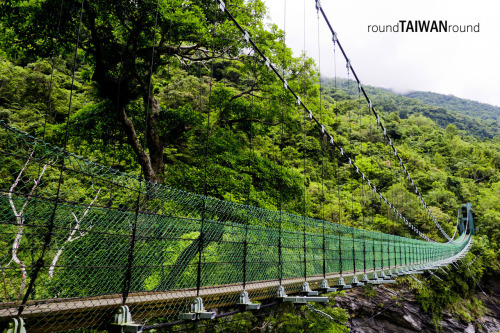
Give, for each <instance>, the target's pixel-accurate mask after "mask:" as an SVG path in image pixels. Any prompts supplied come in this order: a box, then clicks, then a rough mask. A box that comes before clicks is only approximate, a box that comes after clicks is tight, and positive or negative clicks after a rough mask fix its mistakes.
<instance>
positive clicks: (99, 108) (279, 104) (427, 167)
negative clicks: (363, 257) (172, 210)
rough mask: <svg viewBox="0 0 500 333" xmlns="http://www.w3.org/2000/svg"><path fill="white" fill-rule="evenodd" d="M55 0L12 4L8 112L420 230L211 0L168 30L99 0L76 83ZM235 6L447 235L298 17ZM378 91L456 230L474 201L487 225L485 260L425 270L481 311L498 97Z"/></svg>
mask: <svg viewBox="0 0 500 333" xmlns="http://www.w3.org/2000/svg"><path fill="white" fill-rule="evenodd" d="M56 2H57V1H51V0H50V1H49V0H47V1H36V2H35V1H27V2H26V4H25V3H24V2H21V1H11V2H6V3H3V4H2V5H1V6H2V9H3V10H2V11H1V12H0V31H2V34H1V36H0V120H2V121H4V122H6V123H7V124H9V125H11V126H14V127H16V128H18V129H20V130H22V131H26V132H28V133H30V134H32V135H34V136H37V137H40V138H44V140H46V141H48V142H50V143H52V144H54V145H58V146H63V145H64V144H65V142H66V129H67V128H68V132H67V133H68V136H67V149H68V150H69V151H71V152H73V153H75V154H78V155H81V156H84V157H85V158H87V159H89V160H91V161H93V162H96V163H99V164H103V165H106V166H110V167H113V168H115V169H118V170H120V171H124V172H127V173H131V174H135V175H140V174H141V172H142V176H143V177H144V178H145V179H147V180H149V181H152V182H156V183H160V184H164V185H167V186H171V187H174V188H177V189H180V190H185V191H189V192H193V193H198V194H204V193H206V194H207V195H209V196H212V197H216V198H219V199H224V200H228V201H232V202H238V203H243V204H248V205H253V206H257V207H262V208H268V209H278V208H279V207H280V205H282V207H284V209H285V210H286V211H287V212H291V213H297V214H303V215H306V216H310V217H315V218H319V219H325V220H327V221H330V222H334V223H342V224H344V225H349V226H355V227H358V228H364V229H368V230H379V231H383V232H386V233H390V234H396V235H401V236H407V237H413V236H412V234H411V232H410V231H409V230H408V229H407V228H406V227H405V226H404V225H402V224H401V223H398V220H397V219H392V218H391V217H390V214H389V212H388V211H387V209H385V206H383V205H382V203H381V202H380V201H379V200H378V198H377V197H376V196H374V195H372V194H371V193H367V189H366V187H363V185H362V184H363V183H362V182H361V181H359V179H356V178H355V177H353V175H352V173H353V172H352V170H351V169H352V168H350V166H349V165H348V163H347V161H345V160H343V159H342V157H341V156H340V154H339V153H338V152H336V151H332V150H328V149H327V142H328V140H327V139H328V138H325V137H322V136H321V134H320V133H319V132H318V130H317V129H316V128H315V127H314V126H313V124H312V123H311V122H309V120H308V118H307V117H306V115H305V114H303V112H302V111H301V110H300V109H298V108H297V106H296V104H295V102H296V101H295V100H294V99H293V98H291V97H290V96H288V95H284V93H283V85H282V83H281V82H280V81H278V80H277V79H276V77H275V75H274V74H273V73H272V71H269V70H268V68H266V66H265V65H264V64H263V63H262V62H261V61H260V60H259V58H258V57H257V56H255V54H254V53H253V52H249V48H248V45H247V44H246V43H245V41H244V39H243V37H242V36H241V35H240V34H239V33H238V31H237V30H236V28H235V27H234V25H233V23H232V22H230V21H228V20H227V19H222V18H221V17H219V16H217V15H219V14H217V15H215V14H214V10H213V8H211V6H209V5H208V4H207V3H208V2H206V1H192V4H191V5H190V6H184V5H183V4H184V2H185V1H181V0H178V1H177V0H175V1H171V2H168V3H162V5H161V6H160V14H159V16H158V18H157V19H158V23H157V30H156V31H155V32H156V39H154V38H153V35H154V34H153V27H154V26H155V17H154V16H153V15H151V12H154V8H155V4H156V2H155V1H142V2H137V4H135V2H134V3H132V2H119V4H115V3H114V2H106V1H105V2H96V3H92V2H87V3H85V7H84V11H83V18H84V19H83V25H82V34H81V36H82V37H81V40H80V48H79V49H78V51H77V61H76V67H75V72H74V74H75V81H74V83H73V84H72V76H73V68H74V64H75V63H74V62H73V61H74V58H73V57H74V52H75V43H74V42H75V40H76V36H77V31H78V29H77V17H78V16H77V15H76V14H75V13H77V9H76V7H75V5H74V4H73V3H72V4H65V5H64V6H63V7H62V9H63V11H64V12H63V15H62V22H61V23H60V24H61V30H60V31H61V33H60V35H58V31H59V30H58V29H59V28H58V26H57V22H58V19H59V18H58V17H55V16H54V15H57V14H55V13H57V11H53V8H54V6H55V3H56ZM229 7H230V8H232V9H240V8H243V9H241V10H235V11H234V12H235V13H236V14H235V15H237V19H238V20H239V21H240V22H242V24H243V25H244V26H245V28H246V29H247V30H248V31H249V32H250V34H251V35H252V36H255V39H256V40H257V43H258V44H259V46H261V47H262V48H263V49H264V50H266V51H268V54H272V56H271V59H270V60H271V62H272V63H274V64H276V66H277V67H279V68H281V69H283V72H285V70H286V72H287V73H288V74H287V81H288V84H290V86H292V87H293V88H294V89H295V90H296V91H298V92H300V94H301V98H302V101H303V102H305V103H307V104H308V105H309V107H310V108H311V109H313V110H314V111H315V114H317V115H318V116H319V117H320V119H321V121H322V123H324V124H326V127H327V129H328V130H329V131H330V132H331V133H335V140H336V141H337V142H340V143H342V145H343V146H344V147H346V151H347V150H348V151H349V152H352V153H353V155H354V156H355V158H356V162H357V165H359V166H360V168H362V171H363V172H364V173H365V174H366V175H367V176H369V178H370V179H373V181H374V183H375V184H376V186H377V189H379V190H380V191H381V192H383V193H384V195H385V196H386V197H387V198H390V199H391V200H392V201H393V202H394V203H395V204H396V206H397V208H398V210H399V211H400V212H402V213H403V214H405V213H407V214H408V215H409V216H411V217H412V218H411V222H412V223H414V224H415V225H416V226H418V227H419V228H420V229H421V230H422V231H423V232H425V234H426V235H427V236H429V237H431V238H433V239H436V240H438V241H443V239H444V238H443V237H442V236H441V235H440V234H439V232H438V230H437V229H436V227H435V225H434V224H433V223H432V221H431V220H430V219H428V218H425V217H424V214H423V213H422V212H420V211H419V208H418V207H419V205H418V200H417V198H416V197H415V196H413V195H412V194H411V191H410V186H409V184H408V182H407V181H406V180H405V179H404V176H403V174H402V173H401V171H400V170H399V168H398V165H397V162H396V161H395V159H393V158H392V157H391V151H390V148H389V147H388V146H387V145H386V144H385V143H384V138H383V137H382V135H381V133H380V131H379V130H378V129H377V124H376V122H375V119H374V117H373V115H372V114H371V113H370V112H369V110H368V107H367V105H366V102H365V101H364V100H363V99H361V98H358V97H359V96H358V89H357V85H356V84H354V83H353V82H352V81H347V80H345V79H344V80H342V79H338V78H337V79H321V80H320V74H319V73H320V69H319V68H318V66H317V64H316V63H315V62H314V60H313V59H310V58H306V57H295V56H293V54H292V52H291V50H290V49H289V48H288V47H286V46H284V45H283V34H284V32H283V31H281V30H279V29H278V28H277V26H275V25H270V26H268V25H266V24H265V23H264V17H265V15H266V9H265V6H264V4H263V3H262V2H261V1H260V0H255V1H243V0H236V1H231V4H230V5H229ZM57 8H58V7H57ZM125 13H126V14H125ZM215 22H217V23H218V24H217V25H216V28H214V26H215V25H214V23H215ZM153 43H156V44H155V45H156V50H155V53H153V57H152V53H151V52H152V48H151V45H153ZM212 49H215V50H213V51H212ZM151 59H153V63H151ZM359 75H360V76H362V73H359ZM367 92H368V94H369V95H370V97H371V98H372V101H373V103H374V106H375V107H376V108H377V109H378V110H380V111H381V112H382V121H383V122H384V124H385V126H386V127H387V130H388V133H389V135H390V136H391V137H392V138H393V139H394V144H395V146H397V148H398V152H399V154H400V155H401V156H403V158H404V163H405V165H408V166H409V171H410V172H411V175H412V177H413V179H414V180H415V182H416V184H417V186H418V188H419V189H420V191H421V192H422V194H423V196H424V198H425V200H426V202H427V204H428V206H429V207H430V209H431V211H432V213H433V214H434V216H435V217H436V218H437V219H438V220H439V222H440V223H441V225H442V226H443V228H444V229H445V230H446V231H447V232H448V233H449V234H453V231H454V228H455V225H456V217H457V209H458V208H459V207H460V205H461V204H462V203H466V202H471V203H472V205H473V209H474V214H475V223H476V225H477V227H478V235H477V236H476V237H475V241H474V247H473V249H472V253H471V254H469V255H468V256H467V258H466V262H472V260H473V259H474V263H473V264H471V265H470V266H465V265H460V266H459V268H458V269H457V270H450V271H449V272H450V273H449V274H448V275H442V276H441V278H442V281H439V280H437V279H431V281H432V283H428V284H426V285H425V286H419V285H418V284H416V283H414V282H413V283H414V284H415V288H418V295H419V296H418V297H419V300H420V302H421V303H422V304H423V306H424V308H425V309H426V310H428V311H429V312H430V313H432V314H433V316H434V318H435V321H436V326H439V318H440V316H441V315H442V311H443V309H445V308H448V309H453V311H455V312H454V313H455V314H456V316H457V318H460V319H461V320H464V321H468V322H473V321H474V318H475V317H474V316H476V315H477V313H480V311H482V310H483V309H484V307H483V306H482V303H481V302H480V301H474V300H472V299H471V295H473V293H474V292H475V290H476V289H477V287H476V284H475V282H474V279H476V280H478V281H481V280H482V279H483V280H487V279H489V278H491V277H492V276H494V275H495V274H497V273H498V271H499V270H500V265H499V259H500V244H499V241H500V171H499V170H500V136H499V135H498V134H499V125H498V121H499V119H500V117H498V114H496V116H497V118H496V120H493V115H494V113H495V110H496V109H495V108H487V109H486V110H489V111H488V112H490V113H491V117H490V116H488V117H483V118H485V119H478V118H473V117H469V116H474V117H477V116H478V113H477V112H478V106H477V105H475V104H474V105H472V104H471V109H470V110H469V111H470V112H468V109H466V108H465V104H464V105H463V104H460V108H464V109H463V110H462V109H460V108H459V107H454V109H453V110H447V109H446V108H445V107H444V106H443V105H440V106H435V105H432V103H431V104H425V103H424V102H421V101H418V100H416V99H414V98H408V97H402V96H397V95H395V94H393V93H391V92H389V91H385V90H382V89H378V88H372V87H367ZM419 98H420V97H419ZM70 100H71V103H70ZM455 101H456V100H453V103H455ZM450 103H451V102H450ZM468 105H469V104H467V107H469V106H468ZM481 107H482V106H481ZM458 110H461V112H462V111H463V112H462V113H463V114H465V115H462V114H458V113H457V112H458ZM452 111H453V112H452ZM454 111H457V112H454ZM68 115H69V117H68ZM146 123H147V124H148V125H147V126H146ZM0 147H2V144H1V143H0ZM0 172H1V174H2V177H3V178H4V181H5V182H6V183H8V182H11V183H12V182H14V179H15V176H16V175H14V174H13V173H12V171H11V170H7V168H6V167H5V166H0ZM206 175H207V176H206ZM3 203H5V202H3ZM3 209H4V210H8V209H9V208H8V207H7V206H6V205H5V207H3ZM0 247H1V248H7V247H8V244H0ZM4 264H5V263H0V265H4ZM469 269H470V271H469ZM404 283H407V284H410V283H411V282H410V280H407V281H406V280H405V282H404ZM9 292H12V293H13V291H10V290H9ZM294 311H296V312H294ZM324 311H327V312H328V313H330V314H331V315H332V316H334V317H335V318H336V319H337V320H338V321H340V322H341V323H342V322H345V321H346V320H347V318H346V316H345V314H344V313H343V311H342V310H341V309H331V308H326V310H324ZM239 318H240V319H239V320H240V323H241V325H242V326H240V328H241V327H243V328H244V329H248V330H251V329H252V328H254V327H256V326H258V325H262V321H267V322H272V321H273V320H276V319H275V318H271V317H269V318H260V319H255V318H251V319H248V318H247V317H245V316H242V317H239ZM280 320H282V321H283V322H284V323H285V324H283V325H285V326H286V325H288V326H286V327H292V326H293V325H292V324H294V325H295V327H301V328H302V327H309V331H310V332H323V331H325V330H326V329H330V330H332V331H335V330H339V331H342V330H344V328H343V326H342V325H341V324H339V323H338V322H331V321H328V320H326V319H325V318H324V317H321V316H319V317H318V316H316V315H314V313H310V312H309V311H306V310H304V308H302V309H301V310H294V309H293V308H290V309H287V312H286V313H285V314H282V315H281V316H280ZM311 322H314V323H315V324H314V325H313V326H312V327H311V326H310V325H309V324H310V323H311ZM229 325H235V327H237V325H236V324H234V323H232V324H229ZM308 325H309V326H308ZM230 327H232V326H230ZM270 327H271V328H270V329H271V330H272V328H274V329H275V331H279V327H282V326H279V325H278V324H276V325H273V324H270ZM325 327H326V328H325ZM235 329H236V328H235ZM290 331H292V329H290ZM297 331H301V330H300V329H297Z"/></svg>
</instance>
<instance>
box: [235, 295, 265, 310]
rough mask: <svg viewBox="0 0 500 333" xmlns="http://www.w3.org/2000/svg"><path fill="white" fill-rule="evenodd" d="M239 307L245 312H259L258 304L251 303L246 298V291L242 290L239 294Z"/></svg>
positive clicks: (248, 298) (247, 297)
mask: <svg viewBox="0 0 500 333" xmlns="http://www.w3.org/2000/svg"><path fill="white" fill-rule="evenodd" d="M238 305H239V306H241V307H243V308H244V309H245V310H259V309H260V304H257V303H252V302H251V301H250V297H249V296H248V291H246V290H243V291H242V292H241V294H240V302H239V303H238Z"/></svg>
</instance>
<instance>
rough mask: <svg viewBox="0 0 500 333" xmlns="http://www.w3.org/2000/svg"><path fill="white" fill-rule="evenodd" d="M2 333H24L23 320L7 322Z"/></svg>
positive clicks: (16, 319) (13, 319)
mask: <svg viewBox="0 0 500 333" xmlns="http://www.w3.org/2000/svg"><path fill="white" fill-rule="evenodd" d="M2 333H26V328H25V327H24V320H23V318H21V317H17V318H12V319H11V320H9V321H8V322H7V325H6V326H5V328H4V329H3V330H2Z"/></svg>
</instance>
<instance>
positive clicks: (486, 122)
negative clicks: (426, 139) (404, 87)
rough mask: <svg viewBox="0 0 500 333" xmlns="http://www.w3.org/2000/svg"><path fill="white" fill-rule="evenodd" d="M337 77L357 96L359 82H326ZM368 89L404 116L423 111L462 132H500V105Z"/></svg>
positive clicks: (483, 134) (385, 107)
mask: <svg viewBox="0 0 500 333" xmlns="http://www.w3.org/2000/svg"><path fill="white" fill-rule="evenodd" d="M335 81H336V82H337V86H338V87H339V88H341V89H342V90H344V91H346V92H348V93H349V94H350V95H351V96H357V94H358V91H357V86H356V84H350V83H349V82H348V80H345V79H337V80H333V81H332V82H330V83H328V82H327V83H326V84H327V85H328V84H329V85H331V84H333V83H334V82H335ZM351 83H352V81H351ZM365 89H366V90H367V91H369V92H370V96H372V99H373V100H374V101H377V105H378V107H379V108H380V109H381V110H383V111H385V112H396V113H398V115H399V116H400V117H401V118H406V117H408V115H411V114H414V115H423V116H425V117H428V118H430V119H432V120H433V121H434V122H435V123H436V124H437V125H438V126H440V127H442V128H446V126H448V125H450V124H453V125H455V126H456V127H457V129H458V130H460V131H463V134H470V135H474V136H477V137H481V138H482V137H484V138H490V139H491V138H493V137H495V136H497V135H499V134H500V117H499V116H498V115H499V112H500V108H498V107H496V106H492V105H488V104H483V103H478V102H473V101H469V100H466V99H461V98H457V97H454V96H446V95H440V94H434V93H424V92H413V93H409V94H406V95H404V96H401V95H399V94H396V93H394V92H392V91H391V90H388V89H383V88H377V87H371V86H367V87H365ZM468 106H470V112H465V111H464V110H469V109H466V108H467V107H468Z"/></svg>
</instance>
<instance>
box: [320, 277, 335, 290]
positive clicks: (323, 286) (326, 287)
mask: <svg viewBox="0 0 500 333" xmlns="http://www.w3.org/2000/svg"><path fill="white" fill-rule="evenodd" d="M319 289H320V290H321V291H322V292H324V293H331V292H334V291H337V289H335V288H330V286H329V285H328V280H327V279H323V280H321V285H320V287H319Z"/></svg>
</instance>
